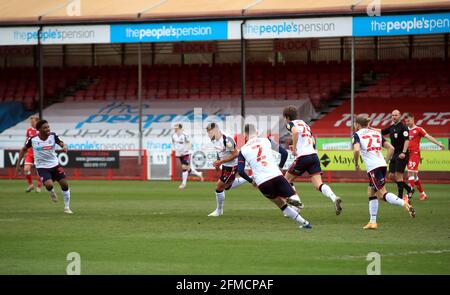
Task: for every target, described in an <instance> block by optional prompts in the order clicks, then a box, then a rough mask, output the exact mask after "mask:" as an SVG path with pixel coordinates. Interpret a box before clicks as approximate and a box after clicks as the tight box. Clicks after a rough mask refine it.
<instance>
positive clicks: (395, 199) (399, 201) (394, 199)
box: [383, 193, 405, 207]
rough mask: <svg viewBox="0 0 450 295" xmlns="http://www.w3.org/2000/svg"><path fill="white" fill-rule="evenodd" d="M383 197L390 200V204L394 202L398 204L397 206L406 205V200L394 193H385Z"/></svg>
mask: <svg viewBox="0 0 450 295" xmlns="http://www.w3.org/2000/svg"><path fill="white" fill-rule="evenodd" d="M383 198H384V200H385V201H386V202H388V203H389V204H392V205H397V206H402V207H403V206H404V205H405V201H403V199H401V198H399V197H397V196H396V195H394V194H393V193H385V194H384V196H383Z"/></svg>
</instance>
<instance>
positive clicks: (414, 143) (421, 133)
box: [405, 114, 444, 201]
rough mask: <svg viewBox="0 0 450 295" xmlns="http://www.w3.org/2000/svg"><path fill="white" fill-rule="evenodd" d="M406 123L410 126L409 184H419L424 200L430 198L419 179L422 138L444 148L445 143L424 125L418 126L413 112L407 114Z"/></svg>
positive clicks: (418, 187) (421, 198)
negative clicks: (434, 136) (437, 138)
mask: <svg viewBox="0 0 450 295" xmlns="http://www.w3.org/2000/svg"><path fill="white" fill-rule="evenodd" d="M405 125H406V126H408V129H409V146H408V150H409V162H408V176H409V178H408V180H409V185H410V186H411V187H414V184H415V185H416V186H417V189H418V190H419V192H420V200H421V201H424V200H426V199H428V197H427V194H426V193H425V191H424V190H423V187H422V183H421V182H420V180H419V164H420V140H421V139H422V137H425V138H426V139H428V140H429V141H431V142H432V143H434V144H436V145H438V146H439V147H440V148H441V149H443V148H444V145H443V144H442V143H440V142H439V141H437V140H436V139H434V138H433V137H432V136H431V135H429V134H428V133H427V132H426V131H425V129H423V128H422V127H419V126H416V124H415V123H414V116H413V115H411V114H406V115H405Z"/></svg>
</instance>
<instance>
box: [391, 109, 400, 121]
mask: <svg viewBox="0 0 450 295" xmlns="http://www.w3.org/2000/svg"><path fill="white" fill-rule="evenodd" d="M391 115H392V121H394V123H396V124H397V123H398V122H400V118H401V117H402V113H400V111H399V110H393V111H392V114H391Z"/></svg>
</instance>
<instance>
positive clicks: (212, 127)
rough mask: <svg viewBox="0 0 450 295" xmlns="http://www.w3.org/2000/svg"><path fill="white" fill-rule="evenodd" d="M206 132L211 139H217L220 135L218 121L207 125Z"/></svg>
mask: <svg viewBox="0 0 450 295" xmlns="http://www.w3.org/2000/svg"><path fill="white" fill-rule="evenodd" d="M206 132H208V136H209V138H210V139H211V140H215V139H216V138H217V136H218V135H219V126H217V124H216V123H214V122H211V123H209V124H208V126H206Z"/></svg>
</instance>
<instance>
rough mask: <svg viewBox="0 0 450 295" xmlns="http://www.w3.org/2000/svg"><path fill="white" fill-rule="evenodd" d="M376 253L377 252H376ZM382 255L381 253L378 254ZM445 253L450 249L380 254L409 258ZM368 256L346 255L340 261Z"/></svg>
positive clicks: (449, 251)
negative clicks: (411, 256)
mask: <svg viewBox="0 0 450 295" xmlns="http://www.w3.org/2000/svg"><path fill="white" fill-rule="evenodd" d="M374 252H376V251H374ZM378 253H380V252H378ZM443 253H450V249H443V250H422V251H408V252H401V253H386V254H383V253H380V255H381V257H386V256H408V255H424V254H443ZM366 257H367V255H366V256H352V255H345V256H342V257H340V259H365V258H366Z"/></svg>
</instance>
